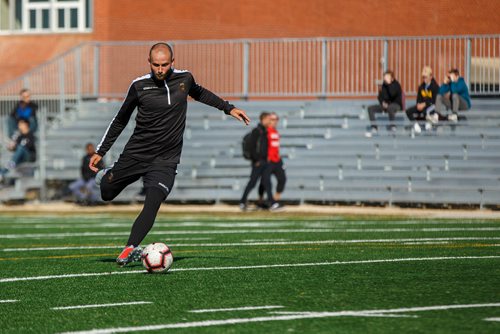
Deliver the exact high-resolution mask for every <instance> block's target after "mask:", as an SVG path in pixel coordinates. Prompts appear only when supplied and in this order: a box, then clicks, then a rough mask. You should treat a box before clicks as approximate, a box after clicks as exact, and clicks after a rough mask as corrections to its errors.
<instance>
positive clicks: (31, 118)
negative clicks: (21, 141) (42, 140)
mask: <svg viewBox="0 0 500 334" xmlns="http://www.w3.org/2000/svg"><path fill="white" fill-rule="evenodd" d="M19 95H20V96H21V99H20V101H19V102H18V103H17V105H16V106H15V107H14V109H12V112H11V113H10V115H9V118H8V119H7V130H8V136H9V138H13V136H14V134H15V133H16V131H17V130H18V129H17V124H18V123H19V121H21V120H23V121H26V122H28V124H29V126H30V131H31V132H32V133H35V132H36V130H37V128H38V122H37V117H36V112H37V110H38V105H37V104H36V103H34V102H33V101H31V92H30V90H29V89H26V88H23V89H21V91H20V92H19Z"/></svg>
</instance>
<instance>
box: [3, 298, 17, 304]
mask: <svg viewBox="0 0 500 334" xmlns="http://www.w3.org/2000/svg"><path fill="white" fill-rule="evenodd" d="M18 301H19V300H17V299H4V300H0V304H3V303H16V302H18Z"/></svg>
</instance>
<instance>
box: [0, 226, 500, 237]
mask: <svg viewBox="0 0 500 334" xmlns="http://www.w3.org/2000/svg"><path fill="white" fill-rule="evenodd" d="M465 231H500V227H463V228H462V227H457V228H388V229H384V228H376V229H356V228H351V229H336V228H330V229H326V228H324V229H319V228H318V229H268V230H192V231H183V230H177V231H176V230H169V231H152V232H149V234H157V235H175V234H248V233H258V234H261V233H326V232H337V233H338V232H347V233H358V232H359V233H366V232H377V233H378V232H465ZM129 234H130V232H129V231H127V232H82V233H28V234H0V239H27V238H32V239H33V238H34V239H42V238H64V237H95V236H113V235H115V236H116V235H120V236H121V235H129Z"/></svg>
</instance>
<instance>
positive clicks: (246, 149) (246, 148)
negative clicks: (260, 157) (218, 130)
mask: <svg viewBox="0 0 500 334" xmlns="http://www.w3.org/2000/svg"><path fill="white" fill-rule="evenodd" d="M252 150H253V143H252V131H250V132H249V133H247V134H246V135H245V136H244V137H243V140H242V141H241V151H242V152H243V158H245V159H246V160H252Z"/></svg>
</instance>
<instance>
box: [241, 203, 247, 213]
mask: <svg viewBox="0 0 500 334" xmlns="http://www.w3.org/2000/svg"><path fill="white" fill-rule="evenodd" d="M240 210H241V211H243V212H245V211H247V210H248V206H247V205H246V204H245V203H240Z"/></svg>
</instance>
